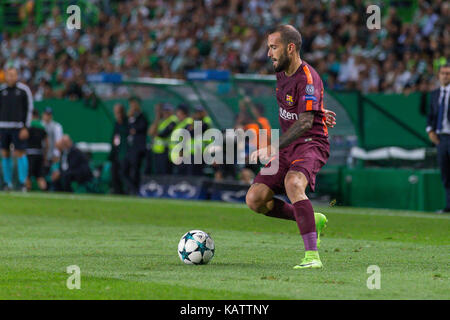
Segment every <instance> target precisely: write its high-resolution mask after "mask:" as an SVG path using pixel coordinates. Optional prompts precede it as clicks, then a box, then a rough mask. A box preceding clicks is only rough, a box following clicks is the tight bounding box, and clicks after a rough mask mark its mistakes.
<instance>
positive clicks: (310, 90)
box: [305, 84, 314, 95]
mask: <svg viewBox="0 0 450 320" xmlns="http://www.w3.org/2000/svg"><path fill="white" fill-rule="evenodd" d="M305 92H306V94H308V95H313V94H314V86H313V85H312V84H307V85H306V89H305Z"/></svg>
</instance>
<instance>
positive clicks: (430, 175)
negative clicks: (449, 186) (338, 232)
mask: <svg viewBox="0 0 450 320" xmlns="http://www.w3.org/2000/svg"><path fill="white" fill-rule="evenodd" d="M339 180H340V186H339V196H338V202H337V203H338V204H340V205H345V206H355V207H374V208H392V209H403V210H418V211H436V210H438V209H442V208H444V206H445V195H444V188H443V186H442V184H441V180H440V174H439V171H438V170H434V169H423V170H414V169H398V168H377V169H372V168H365V169H347V168H342V169H341V174H340V179H339Z"/></svg>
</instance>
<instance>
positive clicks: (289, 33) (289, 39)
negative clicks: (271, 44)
mask: <svg viewBox="0 0 450 320" xmlns="http://www.w3.org/2000/svg"><path fill="white" fill-rule="evenodd" d="M276 32H279V33H280V35H281V41H282V42H283V44H284V45H285V46H287V45H288V44H289V43H293V44H295V49H296V50H297V52H298V53H300V48H301V46H302V35H301V34H300V32H299V31H298V30H297V29H295V28H294V27H293V26H291V25H290V24H283V25H279V26H277V27H275V28H272V29H270V30H269V32H268V33H267V35H269V34H272V33H276Z"/></svg>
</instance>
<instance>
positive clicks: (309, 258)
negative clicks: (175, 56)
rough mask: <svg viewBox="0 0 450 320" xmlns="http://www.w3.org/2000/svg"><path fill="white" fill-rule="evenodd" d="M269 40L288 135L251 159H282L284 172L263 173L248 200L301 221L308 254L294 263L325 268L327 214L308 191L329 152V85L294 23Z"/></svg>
mask: <svg viewBox="0 0 450 320" xmlns="http://www.w3.org/2000/svg"><path fill="white" fill-rule="evenodd" d="M267 42H268V43H267V44H268V48H269V51H268V56H269V57H270V58H271V59H272V62H273V67H274V69H275V71H276V76H277V88H276V98H277V103H278V107H279V121H280V126H281V130H282V135H281V136H280V139H279V146H278V150H276V149H275V147H274V145H273V144H272V145H269V146H267V147H265V148H260V149H259V150H256V151H255V152H253V153H252V155H251V157H250V159H251V160H252V161H256V160H257V158H260V159H261V161H262V162H267V161H268V160H270V161H269V162H268V163H267V165H266V166H272V164H274V163H276V162H278V171H277V172H276V173H275V174H273V175H262V174H261V173H259V174H258V175H257V176H256V177H255V179H254V183H253V184H252V186H251V187H250V189H249V191H248V192H247V196H246V203H247V205H248V207H249V208H250V209H251V210H253V211H255V212H257V213H262V214H265V215H266V216H270V217H275V218H281V219H288V220H295V221H296V222H297V226H298V228H299V229H300V234H301V235H302V238H303V242H304V246H305V258H304V259H303V260H302V261H301V263H300V264H298V265H296V266H295V267H294V268H295V269H303V268H321V267H322V262H321V261H320V257H319V253H318V251H317V247H318V244H319V243H318V242H319V241H320V238H319V237H320V232H321V230H322V228H323V227H324V225H325V224H326V222H327V219H326V217H325V216H324V215H323V214H320V213H316V214H314V210H313V207H312V205H311V202H310V201H309V199H308V197H307V196H306V193H305V190H306V187H307V186H308V185H309V186H310V188H311V190H313V191H314V186H315V178H316V174H317V172H318V171H319V170H320V168H321V167H322V166H323V165H324V164H325V163H326V161H327V160H328V157H329V150H330V149H329V142H328V131H327V125H326V123H327V116H326V114H325V110H324V108H323V84H322V80H321V79H320V77H319V75H318V74H317V72H316V71H315V70H314V69H313V68H312V67H311V66H310V65H309V64H308V63H307V62H306V61H303V60H302V59H301V58H300V47H301V44H302V37H301V35H300V32H298V31H297V30H296V29H295V28H294V27H292V26H290V25H282V26H279V27H277V28H275V29H274V30H272V31H271V32H269V34H268V38H267ZM272 143H273V142H272ZM282 192H285V193H286V194H287V196H288V198H289V200H290V202H291V203H292V204H289V203H286V202H284V201H282V200H280V199H277V198H274V194H276V193H282Z"/></svg>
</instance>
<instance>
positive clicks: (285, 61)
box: [274, 49, 291, 72]
mask: <svg viewBox="0 0 450 320" xmlns="http://www.w3.org/2000/svg"><path fill="white" fill-rule="evenodd" d="M277 60H278V64H277V66H276V67H274V69H275V72H281V71H285V70H287V69H288V68H289V65H290V64H291V59H289V56H288V53H287V49H286V50H284V52H283V54H282V55H281V56H280V58H278V59H277Z"/></svg>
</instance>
